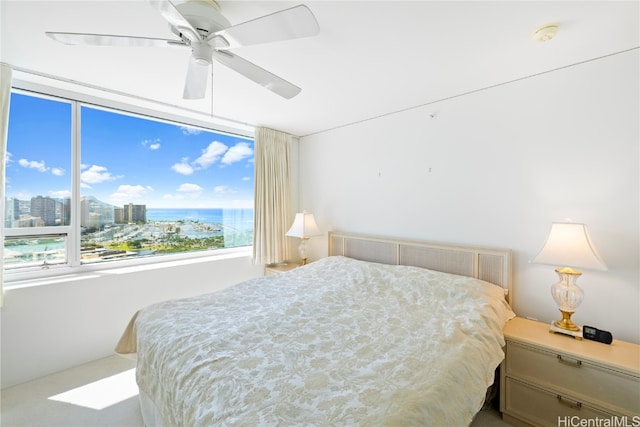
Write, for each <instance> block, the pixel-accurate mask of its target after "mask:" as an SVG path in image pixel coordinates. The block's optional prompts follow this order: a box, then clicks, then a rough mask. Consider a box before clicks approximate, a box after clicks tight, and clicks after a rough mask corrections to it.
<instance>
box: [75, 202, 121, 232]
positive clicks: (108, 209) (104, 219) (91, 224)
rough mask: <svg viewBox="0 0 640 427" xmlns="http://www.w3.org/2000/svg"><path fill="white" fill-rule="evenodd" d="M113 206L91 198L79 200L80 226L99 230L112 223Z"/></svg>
mask: <svg viewBox="0 0 640 427" xmlns="http://www.w3.org/2000/svg"><path fill="white" fill-rule="evenodd" d="M114 208H115V206H113V205H110V204H108V203H104V202H101V201H100V200H98V199H96V198H95V197H93V196H85V197H82V198H81V199H80V226H82V227H86V228H100V227H102V226H104V225H106V224H113V223H114Z"/></svg>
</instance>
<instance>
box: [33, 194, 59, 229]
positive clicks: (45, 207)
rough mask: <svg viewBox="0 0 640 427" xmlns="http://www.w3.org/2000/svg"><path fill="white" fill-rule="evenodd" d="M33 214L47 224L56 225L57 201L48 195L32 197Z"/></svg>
mask: <svg viewBox="0 0 640 427" xmlns="http://www.w3.org/2000/svg"><path fill="white" fill-rule="evenodd" d="M31 216H33V217H36V218H40V219H42V222H43V223H44V225H45V226H51V225H56V201H55V200H54V199H52V198H51V197H48V196H46V197H42V196H36V197H32V198H31Z"/></svg>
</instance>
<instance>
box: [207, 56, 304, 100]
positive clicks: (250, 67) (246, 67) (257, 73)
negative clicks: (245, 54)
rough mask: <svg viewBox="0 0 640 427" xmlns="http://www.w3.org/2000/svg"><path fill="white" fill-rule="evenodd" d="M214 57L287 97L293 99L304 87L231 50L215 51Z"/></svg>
mask: <svg viewBox="0 0 640 427" xmlns="http://www.w3.org/2000/svg"><path fill="white" fill-rule="evenodd" d="M213 58H214V59H216V60H217V61H218V62H220V63H221V64H223V65H226V66H227V67H229V68H231V69H232V70H234V71H236V72H238V73H240V74H242V75H243V76H245V77H247V78H248V79H250V80H253V81H254V82H256V83H258V84H259V85H261V86H264V87H265V88H267V89H269V90H270V91H272V92H274V93H276V94H278V95H280V96H282V97H283V98H286V99H291V98H293V97H294V96H296V95H297V94H299V93H300V91H301V90H302V89H300V88H299V87H298V86H296V85H294V84H292V83H289V82H288V81H286V80H284V79H282V78H280V77H278V76H276V75H275V74H272V73H270V72H269V71H267V70H265V69H263V68H260V67H258V66H257V65H255V64H253V63H251V62H249V61H247V60H246V59H243V58H241V57H239V56H237V55H234V54H232V53H231V52H226V51H224V52H221V51H215V50H214V51H213Z"/></svg>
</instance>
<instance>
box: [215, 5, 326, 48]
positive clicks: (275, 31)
mask: <svg viewBox="0 0 640 427" xmlns="http://www.w3.org/2000/svg"><path fill="white" fill-rule="evenodd" d="M319 32H320V27H319V26H318V21H316V18H315V16H313V13H311V10H309V8H308V7H307V6H305V5H299V6H295V7H292V8H290V9H285V10H281V11H280V12H275V13H272V14H270V15H265V16H262V17H260V18H256V19H253V20H251V21H247V22H244V23H242V24H238V25H234V26H232V27H229V28H225V29H224V30H220V31H216V32H215V33H213V34H212V35H211V36H210V37H209V38H210V39H211V38H215V37H216V36H222V37H224V39H225V40H226V41H227V43H228V46H224V47H219V48H220V49H233V48H236V47H240V46H249V45H254V44H260V43H270V42H276V41H281V40H289V39H296V38H300V37H310V36H315V35H317V34H318V33H319Z"/></svg>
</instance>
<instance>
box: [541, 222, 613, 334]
mask: <svg viewBox="0 0 640 427" xmlns="http://www.w3.org/2000/svg"><path fill="white" fill-rule="evenodd" d="M533 262H534V263H540V264H551V265H561V266H563V267H559V268H557V269H556V270H555V271H556V273H558V276H559V277H560V281H559V282H558V283H556V284H555V285H553V286H551V295H552V296H553V299H554V301H555V302H556V304H558V308H559V309H560V312H561V313H562V319H561V320H557V321H555V322H552V323H551V332H559V333H564V334H567V335H572V336H575V337H579V338H582V334H581V331H580V327H578V326H576V325H575V324H574V323H573V322H572V321H571V315H572V314H573V313H574V312H575V311H576V308H578V306H579V305H580V303H582V299H583V297H584V293H583V291H582V289H581V288H580V287H578V285H577V284H576V280H577V279H578V277H579V276H580V275H581V274H582V273H580V272H579V271H577V270H576V269H575V268H588V269H594V270H607V266H606V264H605V263H604V261H603V260H602V258H601V257H600V255H599V254H598V252H597V251H596V248H595V247H594V246H593V243H592V242H591V239H590V238H589V233H588V232H587V226H586V225H585V224H578V223H557V222H554V223H553V224H551V231H549V236H548V237H547V241H546V242H545V244H544V246H543V247H542V249H541V250H540V252H539V253H538V255H536V256H535V258H534V259H533Z"/></svg>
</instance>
